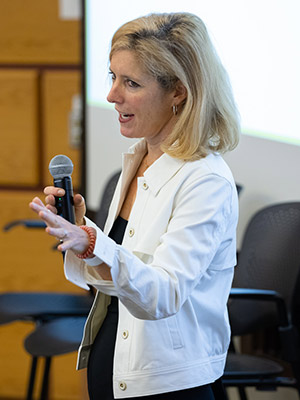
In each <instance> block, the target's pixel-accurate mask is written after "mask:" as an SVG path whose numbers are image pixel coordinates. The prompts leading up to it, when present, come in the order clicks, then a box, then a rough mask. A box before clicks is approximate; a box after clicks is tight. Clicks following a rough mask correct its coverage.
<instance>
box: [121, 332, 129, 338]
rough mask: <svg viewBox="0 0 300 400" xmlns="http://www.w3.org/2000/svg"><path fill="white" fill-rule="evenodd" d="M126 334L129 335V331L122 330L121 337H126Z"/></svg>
mask: <svg viewBox="0 0 300 400" xmlns="http://www.w3.org/2000/svg"><path fill="white" fill-rule="evenodd" d="M128 336H129V332H128V331H127V330H125V331H123V332H122V338H123V339H127V338H128Z"/></svg>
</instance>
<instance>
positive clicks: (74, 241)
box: [29, 197, 89, 254]
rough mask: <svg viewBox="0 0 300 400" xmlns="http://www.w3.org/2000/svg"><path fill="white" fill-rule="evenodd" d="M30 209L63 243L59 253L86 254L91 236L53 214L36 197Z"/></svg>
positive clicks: (51, 233)
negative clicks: (70, 251)
mask: <svg viewBox="0 0 300 400" xmlns="http://www.w3.org/2000/svg"><path fill="white" fill-rule="evenodd" d="M29 207H30V208H31V209H32V210H33V211H34V212H36V213H37V214H38V216H39V217H40V218H41V219H42V220H43V221H44V222H45V223H46V225H47V227H46V232H47V233H48V234H49V235H51V236H54V237H56V238H57V239H58V240H60V241H61V244H60V245H59V246H58V247H57V249H58V250H59V251H66V250H73V251H74V253H75V254H82V253H84V252H85V251H86V250H87V249H88V247H89V236H88V234H87V233H86V232H85V231H84V230H83V229H80V228H79V227H78V226H76V225H73V224H71V223H70V222H69V221H67V220H65V219H64V218H62V217H60V216H59V215H56V214H54V213H53V212H51V211H50V210H49V209H48V208H47V207H46V206H45V205H44V203H43V202H42V200H41V199H39V198H38V197H35V198H34V199H33V200H32V202H31V203H30V204H29Z"/></svg>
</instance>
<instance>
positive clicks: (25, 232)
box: [0, 191, 87, 400]
mask: <svg viewBox="0 0 300 400" xmlns="http://www.w3.org/2000/svg"><path fill="white" fill-rule="evenodd" d="M36 195H40V193H39V192H17V191H2V192H0V226H1V230H0V254H1V268H0V292H1V293H3V292H7V291H42V292H43V291H53V292H66V293H81V294H87V292H86V291H84V290H82V289H80V288H78V287H76V286H74V285H73V284H71V283H70V282H68V281H67V280H66V279H65V277H64V273H63V263H62V256H61V254H60V253H59V252H57V251H54V250H53V249H52V247H53V245H54V244H55V243H56V240H55V239H54V238H51V237H49V236H48V235H47V234H46V233H45V232H44V230H43V229H28V228H25V227H23V226H16V227H14V228H12V229H11V230H10V231H8V232H4V231H3V229H2V228H3V226H4V225H6V224H7V223H9V222H11V221H12V220H19V219H24V218H35V214H34V213H33V212H32V211H31V210H30V209H29V207H28V204H29V202H30V200H31V199H32V198H33V197H34V196H36ZM40 197H41V196H40ZM41 198H42V197H41ZM32 329H33V325H32V324H31V323H23V322H22V323H21V322H18V323H12V324H9V325H2V326H0V343H1V344H2V345H1V346H0V398H9V397H14V398H20V399H21V398H24V393H25V391H26V382H27V378H28V372H29V367H30V357H29V356H28V354H27V353H26V352H25V350H24V348H23V340H24V338H25V336H26V335H27V334H28V333H29V331H30V330H32ZM75 367H76V354H75V353H72V354H69V355H66V356H59V357H57V359H55V361H54V363H53V368H52V376H51V393H52V396H51V398H52V399H57V400H59V399H61V400H68V399H72V400H80V399H81V400H82V399H83V384H82V374H81V373H79V372H78V371H75ZM62 374H63V376H64V382H63V381H62V378H61V376H62Z"/></svg>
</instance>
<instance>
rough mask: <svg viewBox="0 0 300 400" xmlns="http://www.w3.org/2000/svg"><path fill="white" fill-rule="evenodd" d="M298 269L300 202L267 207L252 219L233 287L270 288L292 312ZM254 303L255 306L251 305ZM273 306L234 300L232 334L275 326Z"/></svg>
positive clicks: (299, 258)
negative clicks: (283, 300) (279, 295)
mask: <svg viewBox="0 0 300 400" xmlns="http://www.w3.org/2000/svg"><path fill="white" fill-rule="evenodd" d="M299 267H300V202H293V203H292V202H291V203H282V204H276V205H272V206H268V207H266V208H264V209H262V210H260V211H258V212H257V213H256V214H255V215H254V216H253V217H252V219H251V221H250V223H249V225H248V227H247V229H246V232H245V235H244V238H243V242H242V247H241V249H240V252H239V258H238V266H237V267H236V271H235V277H234V282H233V286H234V287H242V288H255V289H270V290H275V291H277V292H278V293H280V294H281V296H282V297H283V298H284V299H285V301H286V304H287V307H288V309H289V311H290V313H291V312H292V310H293V308H294V306H293V304H294V303H295V302H296V300H297V297H299V294H298V296H296V293H295V287H296V283H297V282H298V276H299ZM254 303H255V304H254ZM275 314H276V313H275V306H273V305H270V304H269V303H266V302H263V301H256V302H253V301H248V300H242V301H241V300H233V301H231V302H230V303H229V315H230V320H231V326H232V332H233V334H237V335H241V334H246V333H251V332H253V331H255V330H256V329H257V328H259V327H261V328H263V327H267V326H271V325H276V324H277V318H276V317H275Z"/></svg>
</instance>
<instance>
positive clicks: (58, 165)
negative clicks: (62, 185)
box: [49, 154, 73, 179]
mask: <svg viewBox="0 0 300 400" xmlns="http://www.w3.org/2000/svg"><path fill="white" fill-rule="evenodd" d="M49 171H50V174H51V175H52V176H53V178H54V179H61V178H64V177H66V176H71V175H72V172H73V163H72V161H71V160H70V159H69V157H67V156H64V155H62V154H59V155H57V156H55V157H53V158H52V160H51V161H50V163H49Z"/></svg>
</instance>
